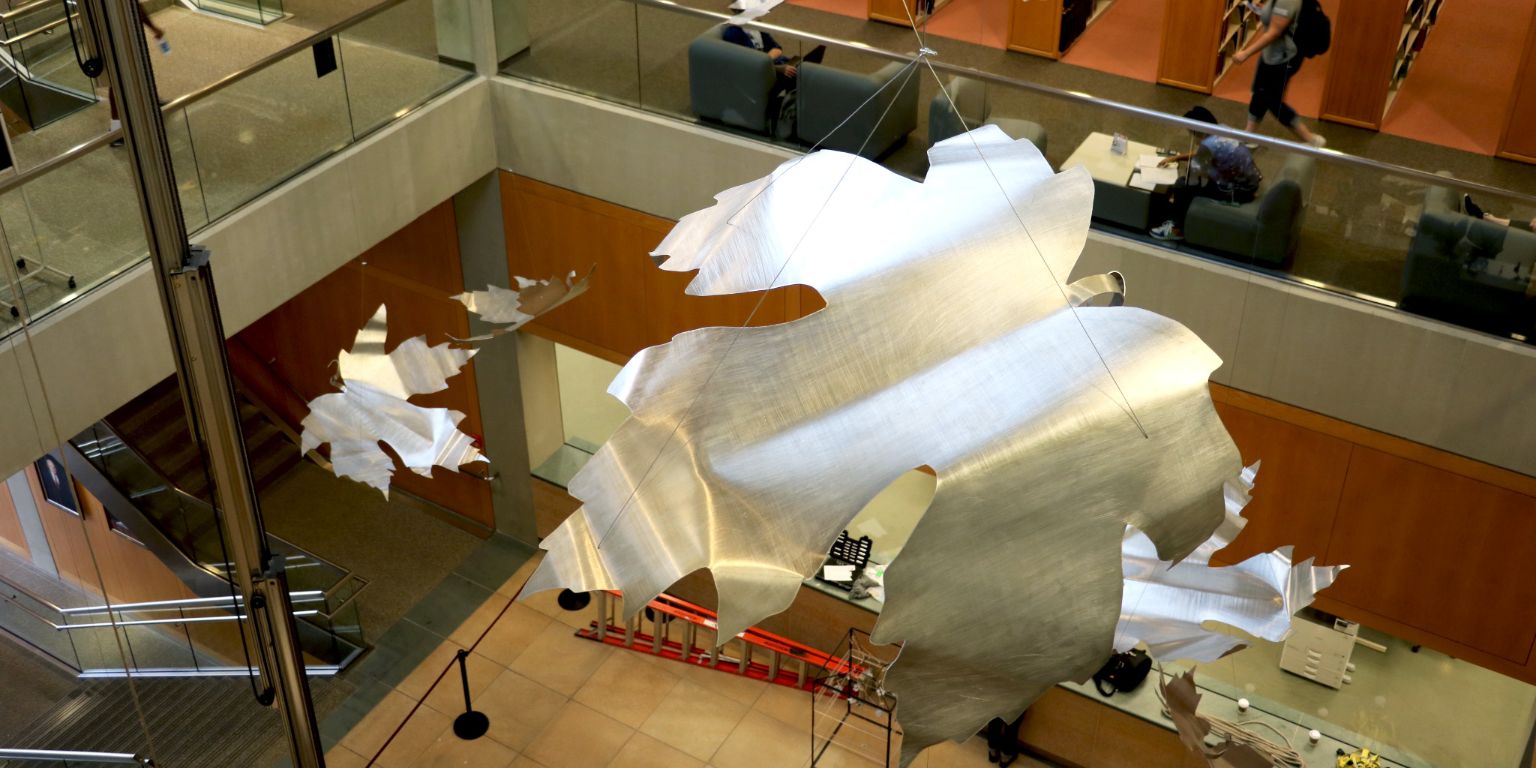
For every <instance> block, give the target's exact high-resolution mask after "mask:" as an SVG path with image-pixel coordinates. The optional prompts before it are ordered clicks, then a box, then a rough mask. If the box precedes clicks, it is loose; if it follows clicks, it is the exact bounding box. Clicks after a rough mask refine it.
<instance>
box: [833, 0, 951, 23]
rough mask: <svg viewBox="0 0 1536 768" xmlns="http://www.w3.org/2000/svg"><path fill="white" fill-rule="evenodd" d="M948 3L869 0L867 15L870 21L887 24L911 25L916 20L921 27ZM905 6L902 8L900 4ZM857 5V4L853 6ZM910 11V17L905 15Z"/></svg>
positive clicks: (939, 0) (937, 0)
mask: <svg viewBox="0 0 1536 768" xmlns="http://www.w3.org/2000/svg"><path fill="white" fill-rule="evenodd" d="M948 4H949V0H931V3H930V0H869V11H868V16H869V20H870V21H883V22H885V23H887V24H900V25H901V26H903V27H910V26H912V23H911V22H912V21H916V22H917V25H918V26H919V27H921V26H922V25H923V22H926V21H927V20H928V17H929V16H932V15H933V14H935V13H938V12H939V9H941V8H943V7H944V6H946V5H948ZM903 5H905V6H906V7H905V8H903V7H902V6H903ZM855 7H857V6H855ZM908 13H911V14H912V15H911V17H910V18H909V17H908V16H907V14H908Z"/></svg>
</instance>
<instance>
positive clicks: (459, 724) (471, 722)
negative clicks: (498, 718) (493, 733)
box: [453, 712, 491, 741]
mask: <svg viewBox="0 0 1536 768" xmlns="http://www.w3.org/2000/svg"><path fill="white" fill-rule="evenodd" d="M490 729H491V719H490V718H489V717H486V716H485V713H484V712H465V713H464V714H462V715H459V716H458V717H455V718H454V719H453V735H455V736H457V737H459V738H461V739H463V740H465V741H474V740H475V739H478V738H480V737H481V736H484V735H485V732H486V731H489V730H490Z"/></svg>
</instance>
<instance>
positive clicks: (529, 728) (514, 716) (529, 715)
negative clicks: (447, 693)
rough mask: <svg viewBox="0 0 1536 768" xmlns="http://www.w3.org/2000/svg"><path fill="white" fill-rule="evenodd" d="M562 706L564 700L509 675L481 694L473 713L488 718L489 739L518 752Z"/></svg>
mask: <svg viewBox="0 0 1536 768" xmlns="http://www.w3.org/2000/svg"><path fill="white" fill-rule="evenodd" d="M565 702H566V697H565V696H562V695H560V694H559V693H556V692H554V691H551V690H550V689H548V688H545V687H544V686H542V685H539V684H538V683H535V682H533V681H532V680H529V679H528V678H526V677H523V676H522V675H519V674H517V673H516V672H511V671H508V672H503V673H502V674H501V676H500V677H498V678H496V679H495V680H494V681H492V682H491V685H490V687H488V688H486V689H485V691H484V692H483V693H481V694H480V698H479V699H478V700H476V702H475V709H476V710H478V711H480V712H483V713H485V716H486V717H488V718H490V720H491V730H490V734H489V736H490V738H492V739H495V740H496V741H497V742H499V743H500V744H502V745H504V746H507V747H510V748H511V749H513V750H516V751H518V752H521V751H523V750H525V749H527V748H528V745H529V744H532V743H533V740H534V739H536V738H538V735H539V733H540V732H542V731H543V730H544V727H545V726H546V725H548V724H549V722H550V721H551V720H553V719H554V718H555V715H557V714H559V712H560V708H561V707H563V706H565Z"/></svg>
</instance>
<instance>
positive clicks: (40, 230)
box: [0, 0, 471, 337]
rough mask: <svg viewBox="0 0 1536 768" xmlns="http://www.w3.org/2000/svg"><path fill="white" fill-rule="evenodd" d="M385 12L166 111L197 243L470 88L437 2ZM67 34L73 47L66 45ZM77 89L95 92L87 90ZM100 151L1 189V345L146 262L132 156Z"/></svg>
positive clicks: (406, 2) (411, 2) (406, 0)
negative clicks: (437, 101) (361, 144)
mask: <svg viewBox="0 0 1536 768" xmlns="http://www.w3.org/2000/svg"><path fill="white" fill-rule="evenodd" d="M252 1H254V0H252ZM260 2H261V4H262V7H263V8H271V7H278V8H280V5H276V6H274V5H273V4H271V3H269V0H260ZM383 5H384V6H385V8H384V10H382V11H377V12H374V11H371V10H370V11H368V12H365V13H364V14H363V15H362V16H363V17H360V18H359V20H358V21H357V22H356V23H354V24H352V25H342V27H341V29H340V31H339V32H337V33H335V34H334V35H332V36H329V37H323V38H319V39H316V40H311V41H307V42H309V43H313V44H314V46H311V45H296V46H294V47H292V48H291V49H289V53H288V54H287V55H285V56H279V57H277V58H275V59H273V60H269V61H266V62H264V63H263V64H261V65H258V66H257V67H256V68H255V69H253V70H250V71H248V72H245V73H240V74H237V75H236V76H233V77H232V78H229V79H226V81H224V82H222V83H221V84H218V85H216V86H214V87H212V88H210V89H209V90H207V91H204V92H198V93H194V94H192V95H190V96H189V97H186V98H184V99H178V100H177V101H176V102H174V103H173V104H172V105H170V106H168V107H167V109H166V110H165V121H166V129H167V134H168V143H169V146H170V150H171V158H172V163H173V165H174V167H175V171H176V180H177V185H178V191H179V194H180V197H181V202H182V210H183V213H184V215H185V216H186V221H187V225H188V228H189V229H190V230H192V231H193V232H194V233H195V232H196V231H197V230H199V229H201V228H202V227H205V226H207V225H209V224H211V223H213V222H216V221H218V220H219V219H220V218H222V217H224V216H227V215H228V214H230V213H231V212H232V211H235V210H236V209H238V208H239V207H241V206H243V205H245V204H246V203H249V202H250V201H252V200H254V199H255V198H257V197H258V196H260V195H262V194H265V193H266V192H268V191H270V190H271V189H273V188H274V187H276V186H278V185H279V184H282V183H283V182H285V181H287V180H288V179H290V178H293V177H294V176H295V175H297V174H299V173H301V172H303V171H304V170H306V169H308V168H310V167H313V166H314V165H315V164H317V163H319V162H321V161H323V160H325V159H326V158H328V157H331V156H333V155H335V154H336V153H337V152H340V151H341V150H343V149H345V148H346V147H348V146H350V145H351V144H353V143H355V142H357V141H359V140H361V139H362V138H364V137H365V136H367V135H368V134H370V133H373V132H374V131H377V130H378V129H380V128H382V127H384V126H385V125H387V124H389V123H390V122H392V121H394V120H397V119H399V118H401V117H403V116H404V115H406V114H408V113H409V112H410V111H411V110H413V109H415V108H416V107H418V106H420V105H422V104H424V103H426V102H427V101H430V100H431V99H433V98H435V97H436V96H438V95H440V94H442V93H443V92H445V91H447V90H448V89H450V88H452V87H454V86H456V85H458V84H459V83H462V82H464V81H465V80H467V79H468V78H469V77H470V76H471V75H470V73H469V72H468V71H466V70H465V69H462V68H459V67H455V66H451V65H449V64H445V63H443V61H440V60H439V56H438V53H437V51H438V40H437V33H436V25H435V21H434V17H433V4H432V3H431V2H429V0H403V1H401V2H386V3H384V4H383ZM58 30H59V34H62V35H63V39H64V40H65V41H66V42H67V41H68V34H67V32H65V31H64V28H63V27H58ZM39 37H41V35H39ZM52 37H57V35H53V36H52ZM41 47H42V43H41V42H39V43H35V44H33V48H36V50H33V48H29V49H28V51H29V53H33V54H40V53H41ZM317 49H323V51H327V52H330V53H331V54H333V56H331V58H332V59H333V60H334V61H335V68H334V69H330V68H327V67H321V66H318V65H317V61H322V60H324V59H326V58H327V57H326V56H325V55H323V53H321V51H320V50H317ZM66 52H68V49H67V46H66ZM49 56H51V57H53V58H50V59H49V60H50V61H53V60H55V59H58V58H61V57H57V56H54V54H52V53H51V52H50V53H49ZM67 58H68V66H67V67H64V66H62V65H60V69H59V71H60V72H61V73H63V72H72V73H73V75H70V76H71V77H72V76H74V75H78V74H79V69H78V67H76V66H75V64H74V57H73V53H68V56H67ZM71 68H73V69H71ZM59 77H60V78H63V77H64V75H63V74H61V75H59ZM81 77H83V76H81ZM59 82H63V80H62V79H61V80H59ZM71 82H73V81H71ZM74 86H79V87H81V88H83V89H84V90H85V92H86V93H91V92H92V91H91V88H90V85H89V82H88V81H85V80H81V81H80V82H78V83H75V84H74ZM74 86H71V87H74ZM3 93H4V85H3V84H0V96H3ZM96 144H97V146H95V147H94V148H92V149H89V150H86V151H82V152H81V153H80V154H79V155H77V156H74V157H73V158H71V159H69V160H68V161H67V162H62V163H56V164H53V165H51V166H49V167H48V168H46V169H40V170H41V171H42V172H40V173H36V172H34V173H27V174H25V175H23V177H22V178H21V180H19V182H13V183H12V184H10V185H9V186H5V185H3V184H0V235H3V240H4V242H5V245H6V246H8V248H9V250H10V254H9V257H8V258H4V259H3V260H0V337H3V336H4V335H7V334H9V333H12V332H14V331H15V330H16V329H17V328H18V327H19V326H20V324H21V323H23V322H34V321H36V320H38V319H41V318H42V317H44V316H45V315H47V314H48V313H49V312H52V311H54V310H56V309H58V308H59V307H61V306H64V305H66V304H68V303H69V302H71V301H73V300H75V299H77V298H79V297H80V296H82V295H84V294H85V293H87V292H89V291H91V290H93V289H95V288H97V287H99V286H101V285H103V284H105V283H107V282H108V281H110V280H112V279H113V278H114V277H116V276H118V275H120V274H122V273H124V272H125V271H127V270H129V269H131V268H132V267H133V266H135V265H137V264H139V263H140V262H142V261H143V260H144V259H145V256H146V254H147V252H148V246H147V244H146V241H145V239H144V231H143V221H142V219H141V217H140V214H139V207H138V201H137V198H136V197H135V194H136V193H135V191H134V186H133V179H132V175H131V169H130V167H129V162H128V156H127V153H125V152H124V151H122V150H121V149H118V148H112V147H108V146H106V145H105V142H104V141H100V140H98V141H97V142H96ZM87 146H89V145H87ZM3 255H4V254H0V256H3Z"/></svg>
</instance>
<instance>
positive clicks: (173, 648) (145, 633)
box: [117, 611, 196, 671]
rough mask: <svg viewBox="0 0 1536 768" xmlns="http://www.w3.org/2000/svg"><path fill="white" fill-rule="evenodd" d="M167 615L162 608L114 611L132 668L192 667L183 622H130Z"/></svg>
mask: <svg viewBox="0 0 1536 768" xmlns="http://www.w3.org/2000/svg"><path fill="white" fill-rule="evenodd" d="M163 618H168V614H167V613H166V612H164V611H159V612H155V613H153V614H148V613H144V614H140V613H119V614H117V619H118V622H119V624H118V626H117V632H118V636H119V637H120V638H122V641H123V647H124V649H126V651H127V653H128V658H129V659H130V660H131V661H132V663H133V667H132V668H133V669H134V670H136V671H143V670H151V669H194V668H196V663H195V662H196V660H195V659H194V658H193V654H192V640H191V638H190V637H189V636H188V635H187V631H186V625H185V624H181V623H176V624H134V623H132V622H135V621H147V620H160V619H163Z"/></svg>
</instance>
